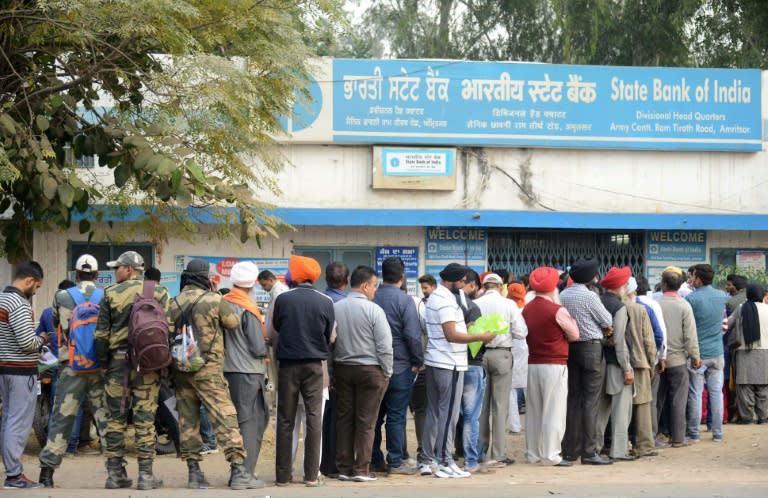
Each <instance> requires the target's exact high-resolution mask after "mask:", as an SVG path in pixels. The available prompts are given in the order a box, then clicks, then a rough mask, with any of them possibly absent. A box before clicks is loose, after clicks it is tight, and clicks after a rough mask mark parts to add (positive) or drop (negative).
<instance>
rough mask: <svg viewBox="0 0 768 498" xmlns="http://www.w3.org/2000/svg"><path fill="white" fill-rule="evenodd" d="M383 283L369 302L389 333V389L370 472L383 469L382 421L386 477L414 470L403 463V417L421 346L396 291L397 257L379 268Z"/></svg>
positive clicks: (407, 300) (409, 302)
mask: <svg viewBox="0 0 768 498" xmlns="http://www.w3.org/2000/svg"><path fill="white" fill-rule="evenodd" d="M381 276H382V280H383V281H384V283H383V284H382V285H381V286H380V287H379V288H378V290H377V291H376V296H375V297H374V298H373V302H374V303H376V304H378V305H379V306H381V308H383V309H384V313H385V314H386V315H387V321H388V322H389V327H390V330H391V331H392V350H393V352H394V364H393V373H392V377H391V378H390V379H389V387H387V391H386V393H385V394H384V399H383V400H382V402H381V408H380V409H379V418H378V420H377V422H376V430H375V432H374V439H373V458H372V460H371V464H372V465H371V467H372V468H381V467H383V466H384V456H383V454H382V452H381V426H382V425H383V424H384V420H385V418H386V431H387V464H388V465H389V473H390V474H406V475H410V474H415V473H416V472H417V469H415V468H411V467H408V466H407V465H405V464H404V463H403V442H404V437H405V415H406V411H407V410H408V402H409V401H410V399H411V390H412V389H413V380H414V378H415V377H416V374H417V373H418V371H419V368H420V367H421V365H422V364H423V363H424V353H423V350H422V346H421V325H420V322H419V313H418V311H416V304H415V303H414V302H413V299H412V298H411V297H410V296H409V295H408V294H406V293H405V292H403V291H402V290H400V286H401V285H402V283H403V281H404V280H405V264H404V263H403V261H402V260H401V259H400V258H398V257H389V258H386V259H385V260H384V261H383V262H382V264H381Z"/></svg>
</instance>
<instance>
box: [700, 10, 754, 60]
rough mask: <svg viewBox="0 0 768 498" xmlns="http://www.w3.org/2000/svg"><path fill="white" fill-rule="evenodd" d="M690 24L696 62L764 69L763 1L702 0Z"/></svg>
mask: <svg viewBox="0 0 768 498" xmlns="http://www.w3.org/2000/svg"><path fill="white" fill-rule="evenodd" d="M692 24H693V26H692V29H691V32H692V38H693V46H694V48H695V54H696V59H697V62H698V63H699V64H700V65H707V66H715V67H745V68H749V67H758V68H761V69H768V3H766V1H765V0H705V1H704V2H702V6H701V8H700V9H699V10H698V11H697V12H696V15H695V16H694V19H693V23H692Z"/></svg>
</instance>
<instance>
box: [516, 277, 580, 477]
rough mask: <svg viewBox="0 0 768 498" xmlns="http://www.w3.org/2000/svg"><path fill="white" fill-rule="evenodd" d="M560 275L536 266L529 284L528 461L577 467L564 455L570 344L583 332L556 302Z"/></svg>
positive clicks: (526, 432) (526, 424) (527, 316)
mask: <svg viewBox="0 0 768 498" xmlns="http://www.w3.org/2000/svg"><path fill="white" fill-rule="evenodd" d="M559 280H560V274H559V272H558V271H557V270H556V269H554V268H551V267H546V266H545V267H541V268H536V269H535V270H534V271H533V272H532V273H531V276H530V281H529V283H530V286H531V289H532V290H533V291H535V292H536V297H534V298H533V300H532V301H531V302H530V303H528V305H526V307H525V308H524V309H523V318H524V319H525V322H526V324H527V325H528V336H527V338H526V340H527V342H528V393H527V396H526V416H525V443H526V458H527V460H528V462H529V463H541V464H542V465H558V466H562V467H568V466H571V465H573V463H572V462H571V461H569V460H563V459H562V457H561V456H560V442H561V440H562V438H563V434H564V433H565V420H566V402H567V399H568V394H567V392H568V367H567V363H568V343H571V342H574V341H576V340H578V338H579V328H578V325H576V321H575V320H574V319H573V317H571V314H570V313H568V310H567V309H565V308H564V307H563V306H561V305H560V304H558V303H557V283H558V282H559Z"/></svg>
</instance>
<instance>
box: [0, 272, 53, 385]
mask: <svg viewBox="0 0 768 498" xmlns="http://www.w3.org/2000/svg"><path fill="white" fill-rule="evenodd" d="M42 346H43V339H42V338H41V337H39V336H36V335H35V318H34V315H33V313H32V306H31V305H30V304H29V300H28V299H27V296H25V295H24V293H23V292H21V291H20V290H19V289H17V288H16V287H13V286H9V287H6V288H5V289H4V290H3V292H0V374H2V375H35V374H37V359H38V356H39V353H38V351H39V350H40V348H41V347H42Z"/></svg>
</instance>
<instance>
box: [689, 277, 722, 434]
mask: <svg viewBox="0 0 768 498" xmlns="http://www.w3.org/2000/svg"><path fill="white" fill-rule="evenodd" d="M714 275H715V272H714V270H713V269H712V266H710V265H708V264H699V265H696V266H695V267H694V274H693V286H694V288H695V289H696V292H693V293H691V294H689V295H688V296H686V297H685V299H686V300H687V301H688V302H689V303H690V304H691V308H693V317H694V319H695V320H696V334H697V335H698V339H699V351H700V354H701V366H700V367H699V368H697V369H695V370H694V369H693V368H691V366H689V370H690V386H689V389H688V434H689V437H690V439H691V441H693V442H698V441H700V440H701V437H700V435H699V425H700V424H701V397H702V392H703V390H704V383H705V382H706V385H707V392H708V393H709V404H710V410H711V411H712V440H713V441H715V442H720V441H722V440H723V366H724V357H723V318H724V317H725V303H726V302H727V301H728V295H727V294H726V293H724V292H722V291H719V290H717V289H715V288H713V287H712V279H713V278H714Z"/></svg>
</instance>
